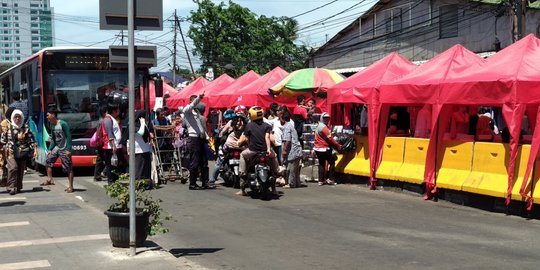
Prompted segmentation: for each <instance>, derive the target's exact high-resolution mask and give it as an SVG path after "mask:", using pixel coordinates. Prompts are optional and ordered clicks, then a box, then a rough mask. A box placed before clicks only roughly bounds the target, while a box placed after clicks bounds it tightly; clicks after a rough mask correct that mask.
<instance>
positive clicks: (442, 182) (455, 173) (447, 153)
mask: <svg viewBox="0 0 540 270" xmlns="http://www.w3.org/2000/svg"><path fill="white" fill-rule="evenodd" d="M473 146H474V143H472V142H460V141H445V142H444V143H443V147H442V151H441V152H442V155H441V158H440V161H439V164H440V166H439V173H438V174H437V186H438V187H441V188H447V189H453V190H459V191H461V189H462V186H463V182H465V180H466V179H467V178H468V177H469V174H471V169H472V161H473Z"/></svg>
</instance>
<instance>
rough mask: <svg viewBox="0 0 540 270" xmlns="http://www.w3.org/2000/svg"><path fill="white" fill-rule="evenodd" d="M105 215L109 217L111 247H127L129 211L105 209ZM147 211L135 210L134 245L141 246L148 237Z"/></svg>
mask: <svg viewBox="0 0 540 270" xmlns="http://www.w3.org/2000/svg"><path fill="white" fill-rule="evenodd" d="M105 215H106V216H107V217H109V236H110V237H111V241H112V244H113V247H121V248H127V247H129V212H113V211H108V210H107V211H105ZM149 217H150V216H149V215H148V213H144V212H142V211H139V210H137V214H136V216H135V224H136V229H135V245H136V246H137V247H141V246H143V243H144V241H146V237H148V231H147V228H146V227H147V226H148V220H149Z"/></svg>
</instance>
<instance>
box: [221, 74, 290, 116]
mask: <svg viewBox="0 0 540 270" xmlns="http://www.w3.org/2000/svg"><path fill="white" fill-rule="evenodd" d="M287 75H288V73H287V71H285V70H283V69H282V68H281V67H276V68H274V69H273V70H271V71H270V72H268V73H266V74H265V75H264V76H262V77H260V78H259V79H257V80H255V81H253V82H251V83H250V84H248V85H246V86H244V87H242V88H241V89H239V90H238V91H236V92H235V94H236V95H235V96H236V100H234V101H233V102H232V106H238V105H244V106H248V107H251V106H255V105H258V106H261V107H264V108H266V107H268V106H269V105H270V104H271V103H272V102H277V103H279V104H285V105H287V106H289V105H291V104H293V105H292V106H294V104H295V103H296V99H295V98H287V97H281V96H279V97H276V98H273V97H271V96H270V94H269V93H268V89H269V88H270V87H271V86H272V85H274V84H276V82H278V81H280V80H281V79H283V78H285V76H287ZM291 101H292V102H293V103H291ZM232 106H231V107H232Z"/></svg>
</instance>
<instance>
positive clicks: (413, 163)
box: [396, 138, 429, 184]
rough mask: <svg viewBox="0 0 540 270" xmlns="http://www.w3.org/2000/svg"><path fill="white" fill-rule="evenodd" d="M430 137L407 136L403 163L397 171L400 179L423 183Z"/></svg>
mask: <svg viewBox="0 0 540 270" xmlns="http://www.w3.org/2000/svg"><path fill="white" fill-rule="evenodd" d="M428 144H429V139H421V138H406V139H405V153H404V155H403V164H402V165H401V167H400V168H399V169H398V171H397V176H396V178H397V179H398V180H400V181H404V182H409V183H414V184H422V183H423V182H424V168H425V166H426V155H427V149H428Z"/></svg>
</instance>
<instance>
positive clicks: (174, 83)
mask: <svg viewBox="0 0 540 270" xmlns="http://www.w3.org/2000/svg"><path fill="white" fill-rule="evenodd" d="M176 18H177V16H176V9H175V10H174V37H173V66H172V81H173V87H174V88H175V89H176V24H177V19H176Z"/></svg>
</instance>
